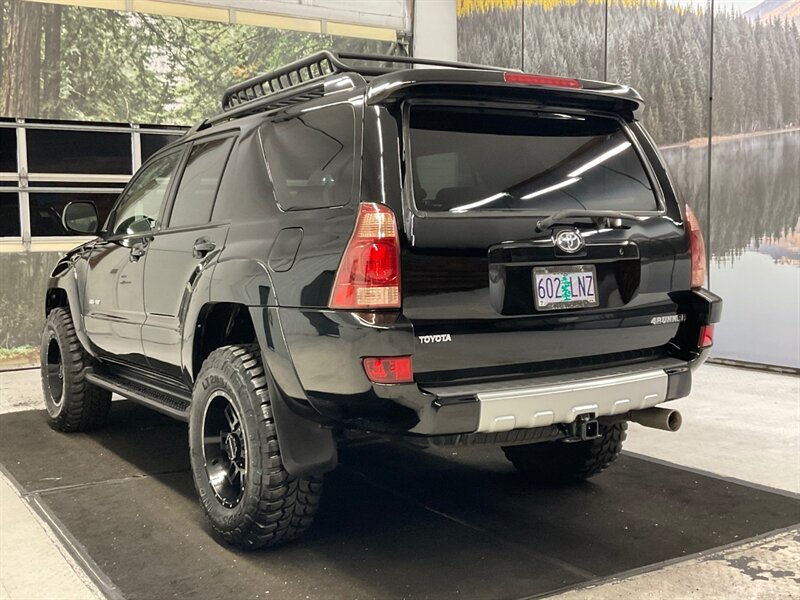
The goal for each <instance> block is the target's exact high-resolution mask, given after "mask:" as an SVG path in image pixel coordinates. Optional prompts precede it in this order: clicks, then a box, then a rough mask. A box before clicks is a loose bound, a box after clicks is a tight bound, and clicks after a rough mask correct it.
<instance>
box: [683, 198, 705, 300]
mask: <svg viewBox="0 0 800 600" xmlns="http://www.w3.org/2000/svg"><path fill="white" fill-rule="evenodd" d="M686 228H687V229H688V230H689V244H690V248H691V253H692V283H691V285H692V288H693V289H694V288H700V287H703V284H704V283H705V282H706V245H705V242H704V241H703V232H702V230H701V229H700V222H699V221H698V220H697V216H696V215H695V214H694V211H693V210H692V209H691V207H690V206H689V205H688V204H687V205H686Z"/></svg>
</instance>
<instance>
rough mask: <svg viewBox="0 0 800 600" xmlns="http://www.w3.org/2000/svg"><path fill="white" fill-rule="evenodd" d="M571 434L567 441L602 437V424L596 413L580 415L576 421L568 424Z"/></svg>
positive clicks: (582, 440)
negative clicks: (598, 420)
mask: <svg viewBox="0 0 800 600" xmlns="http://www.w3.org/2000/svg"><path fill="white" fill-rule="evenodd" d="M567 427H568V428H569V435H568V436H567V438H566V439H565V440H564V441H565V442H584V441H586V440H593V439H596V438H599V437H600V424H599V423H598V422H597V419H596V418H595V415H594V413H585V414H582V415H578V416H577V417H576V418H575V421H573V422H572V423H570V424H569V425H567Z"/></svg>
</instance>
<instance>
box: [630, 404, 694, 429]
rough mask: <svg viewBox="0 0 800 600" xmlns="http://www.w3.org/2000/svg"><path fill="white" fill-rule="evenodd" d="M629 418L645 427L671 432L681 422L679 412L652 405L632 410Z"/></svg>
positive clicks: (679, 425)
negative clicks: (651, 406)
mask: <svg viewBox="0 0 800 600" xmlns="http://www.w3.org/2000/svg"><path fill="white" fill-rule="evenodd" d="M629 419H630V420H631V421H633V422H634V423H638V424H639V425H644V426H645V427H652V428H653V429H661V430H662V431H672V432H675V431H678V430H679V429H680V428H681V424H682V423H683V417H681V413H679V412H678V411H677V410H674V409H672V408H657V407H653V408H645V409H644V410H634V411H632V412H631V413H630V416H629Z"/></svg>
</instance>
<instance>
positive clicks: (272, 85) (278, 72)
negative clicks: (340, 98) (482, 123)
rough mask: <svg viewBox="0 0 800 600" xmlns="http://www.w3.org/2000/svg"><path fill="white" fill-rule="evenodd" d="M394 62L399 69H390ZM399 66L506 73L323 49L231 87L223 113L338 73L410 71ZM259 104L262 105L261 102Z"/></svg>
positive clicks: (404, 57) (428, 61) (285, 95)
mask: <svg viewBox="0 0 800 600" xmlns="http://www.w3.org/2000/svg"><path fill="white" fill-rule="evenodd" d="M345 61H358V62H360V63H368V64H352V63H349V62H345ZM369 63H377V64H369ZM381 63H382V64H381ZM392 63H393V64H395V65H398V66H388V65H389V64H392ZM399 65H430V66H437V67H451V68H458V69H486V70H492V71H504V70H507V69H502V68H500V67H489V66H485V65H475V64H471V63H459V62H449V61H442V60H432V59H427V58H412V57H410V56H386V55H380V54H356V53H351V52H332V51H331V50H321V51H320V52H316V53H314V54H312V55H310V56H307V57H305V58H301V59H300V60H296V61H294V62H292V63H289V64H288V65H284V66H283V67H280V68H279V69H275V70H274V71H270V72H269V73H265V74H263V75H259V76H258V77H253V78H252V79H248V80H247V81H243V82H242V83H238V84H236V85H234V86H231V87H229V88H228V89H226V90H225V93H224V94H223V96H222V110H223V111H225V112H227V111H232V110H234V109H237V108H239V107H241V106H242V105H244V104H248V103H250V102H254V101H256V100H262V99H264V98H266V97H267V96H272V95H273V94H276V95H279V97H280V98H281V100H284V101H285V99H286V98H287V97H289V96H290V94H288V93H286V92H287V91H288V90H290V89H293V88H298V87H300V88H301V89H306V90H307V89H308V86H307V85H304V84H308V83H310V82H312V81H316V80H318V79H322V78H324V77H327V76H328V75H334V74H336V73H358V74H359V75H362V76H365V77H370V76H375V75H383V74H384V73H391V72H392V71H398V70H402V69H404V68H407V67H405V66H399ZM298 92H300V89H298ZM288 103H289V102H287V104H288ZM259 104H262V103H261V102H259ZM269 104H271V103H269ZM237 112H238V111H237ZM221 116H222V115H221Z"/></svg>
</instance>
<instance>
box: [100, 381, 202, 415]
mask: <svg viewBox="0 0 800 600" xmlns="http://www.w3.org/2000/svg"><path fill="white" fill-rule="evenodd" d="M86 380H87V381H88V382H89V383H91V384H93V385H96V386H97V387H101V388H103V389H106V390H109V391H111V392H113V393H115V394H119V395H120V396H122V397H123V398H127V399H128V400H133V401H134V402H138V403H140V404H144V405H145V406H147V407H149V408H152V409H153V410H157V411H159V412H162V413H164V414H166V415H169V416H170V417H173V418H175V419H180V420H181V421H188V420H189V404H190V399H191V398H190V396H189V395H188V394H187V393H186V392H181V391H179V390H175V391H174V392H173V391H172V390H170V391H167V390H164V389H160V388H155V387H153V386H150V385H147V384H145V383H143V382H141V381H132V380H130V379H126V378H123V377H115V376H114V375H109V374H106V373H102V374H100V373H96V372H94V371H89V372H88V373H86Z"/></svg>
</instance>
